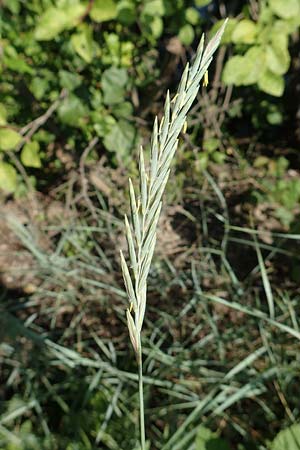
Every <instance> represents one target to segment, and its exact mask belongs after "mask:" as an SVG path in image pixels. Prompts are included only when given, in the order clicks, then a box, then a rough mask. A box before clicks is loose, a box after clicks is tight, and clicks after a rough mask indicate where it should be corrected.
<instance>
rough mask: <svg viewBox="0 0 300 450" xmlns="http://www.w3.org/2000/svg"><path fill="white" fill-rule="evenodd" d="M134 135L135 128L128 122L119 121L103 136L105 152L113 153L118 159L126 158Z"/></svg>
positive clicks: (131, 146) (132, 144)
mask: <svg viewBox="0 0 300 450" xmlns="http://www.w3.org/2000/svg"><path fill="white" fill-rule="evenodd" d="M135 134H136V133H135V128H134V127H133V126H132V125H131V124H130V123H129V122H128V121H126V120H123V119H121V120H120V121H119V122H116V123H115V124H114V125H113V126H112V127H111V129H110V131H109V132H108V133H107V134H106V135H105V137H104V145H105V147H106V148H107V150H110V151H112V152H115V153H116V154H117V157H119V158H120V159H121V158H124V157H128V156H129V152H130V150H131V149H132V148H133V146H134V141H135Z"/></svg>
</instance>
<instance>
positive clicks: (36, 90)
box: [29, 77, 49, 100]
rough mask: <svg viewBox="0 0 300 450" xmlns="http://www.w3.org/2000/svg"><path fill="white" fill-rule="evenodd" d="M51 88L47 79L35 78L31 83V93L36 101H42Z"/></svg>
mask: <svg viewBox="0 0 300 450" xmlns="http://www.w3.org/2000/svg"><path fill="white" fill-rule="evenodd" d="M48 87H49V83H48V80H46V79H45V78H40V77H35V78H33V80H32V81H31V83H30V86H29V88H30V91H31V92H32V93H33V95H34V96H35V98H36V99H38V100H41V99H42V98H43V97H44V95H45V92H46V91H47V89H48Z"/></svg>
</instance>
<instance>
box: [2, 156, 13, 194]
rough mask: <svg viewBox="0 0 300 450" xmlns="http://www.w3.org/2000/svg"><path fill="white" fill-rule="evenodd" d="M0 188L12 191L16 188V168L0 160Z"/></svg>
mask: <svg viewBox="0 0 300 450" xmlns="http://www.w3.org/2000/svg"><path fill="white" fill-rule="evenodd" d="M0 188H1V189H3V190H4V191H6V192H9V193H12V192H14V191H15V190H16V188H17V172H16V169H15V168H14V167H13V166H12V165H11V164H8V163H5V162H3V161H0Z"/></svg>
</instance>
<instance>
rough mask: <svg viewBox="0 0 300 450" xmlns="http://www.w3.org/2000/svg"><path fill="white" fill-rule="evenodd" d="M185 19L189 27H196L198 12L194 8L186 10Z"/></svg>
mask: <svg viewBox="0 0 300 450" xmlns="http://www.w3.org/2000/svg"><path fill="white" fill-rule="evenodd" d="M185 18H186V20H187V22H189V23H190V24H191V25H197V23H199V19H200V16H199V12H198V11H197V10H196V9H195V8H187V10H186V11H185Z"/></svg>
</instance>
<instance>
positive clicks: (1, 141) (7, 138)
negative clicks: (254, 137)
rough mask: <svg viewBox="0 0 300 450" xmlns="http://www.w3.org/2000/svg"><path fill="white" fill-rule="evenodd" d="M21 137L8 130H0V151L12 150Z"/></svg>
mask: <svg viewBox="0 0 300 450" xmlns="http://www.w3.org/2000/svg"><path fill="white" fill-rule="evenodd" d="M21 139H22V137H21V136H20V135H19V133H17V132H16V131H14V130H11V129H10V128H2V129H0V150H13V149H14V148H15V147H16V145H18V144H19V142H20V141H21Z"/></svg>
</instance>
